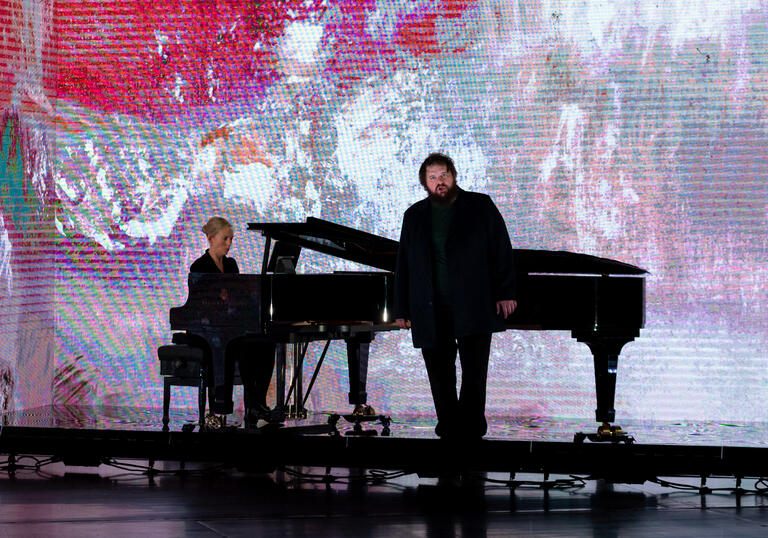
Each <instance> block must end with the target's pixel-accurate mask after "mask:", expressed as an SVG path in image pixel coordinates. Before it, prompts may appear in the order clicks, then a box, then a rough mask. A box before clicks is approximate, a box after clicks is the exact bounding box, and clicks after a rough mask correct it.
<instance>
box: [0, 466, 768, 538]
mask: <svg viewBox="0 0 768 538" xmlns="http://www.w3.org/2000/svg"><path fill="white" fill-rule="evenodd" d="M20 463H23V464H26V465H28V466H30V467H34V464H35V462H34V461H33V460H32V459H30V458H27V459H26V460H25V461H22V462H20ZM146 463H147V462H141V461H124V462H121V463H118V464H117V465H118V466H119V467H120V468H117V467H108V466H105V465H102V466H100V467H98V468H76V467H67V468H64V467H63V464H61V463H57V464H51V465H48V466H43V467H41V468H39V469H34V468H30V469H28V470H19V471H17V472H16V473H15V474H14V475H13V476H9V475H8V474H7V473H4V474H2V475H0V535H2V536H25V537H27V536H50V535H55V536H61V537H66V536H78V537H81V536H127V535H139V534H140V535H142V536H164V537H165V536H182V535H183V536H186V535H193V536H355V537H368V536H370V537H378V536H386V537H390V536H473V537H483V536H510V535H525V536H589V535H591V536H724V535H729V536H731V535H732V536H764V535H765V532H766V529H768V498H766V496H764V495H762V494H755V492H754V491H755V490H754V489H753V488H754V487H755V482H754V481H749V482H748V481H745V482H744V483H743V484H741V486H742V487H743V488H744V489H745V490H750V489H752V491H743V492H742V493H741V494H735V493H733V492H732V491H715V492H712V493H708V494H703V495H702V494H699V493H697V492H696V491H681V490H675V489H672V488H670V487H662V486H660V485H658V484H653V483H646V484H644V485H622V484H615V485H612V484H607V483H605V482H602V481H591V480H575V479H574V478H573V477H569V476H550V477H548V479H547V480H546V482H545V481H544V477H543V476H542V475H536V474H528V475H517V476H515V477H514V479H515V482H514V483H513V484H511V483H509V479H510V476H509V475H502V474H500V473H489V474H488V475H485V476H483V475H472V476H466V477H463V478H462V477H459V476H445V477H441V478H423V477H419V476H416V475H405V476H397V475H396V474H392V473H379V474H376V473H374V472H371V471H370V470H362V469H331V470H330V474H329V475H326V472H327V470H326V469H319V468H286V469H283V470H280V471H276V472H272V473H248V472H243V471H238V470H235V469H221V468H218V467H217V466H197V467H194V466H189V465H188V466H187V467H186V468H185V469H184V471H183V472H180V470H179V467H178V465H173V464H168V463H166V464H165V465H162V464H161V465H158V466H156V467H155V471H156V472H155V473H154V474H151V475H148V474H146V473H143V472H142V471H143V470H145V468H146ZM676 482H687V483H688V484H689V485H690V486H691V487H695V486H698V485H699V483H698V479H697V480H693V479H689V480H681V479H677V480H676ZM708 485H709V487H711V488H716V487H727V488H733V486H734V485H735V482H734V480H733V479H717V480H715V479H713V480H710V481H709V482H708ZM510 486H514V487H510ZM542 486H546V487H542ZM758 486H759V484H758Z"/></svg>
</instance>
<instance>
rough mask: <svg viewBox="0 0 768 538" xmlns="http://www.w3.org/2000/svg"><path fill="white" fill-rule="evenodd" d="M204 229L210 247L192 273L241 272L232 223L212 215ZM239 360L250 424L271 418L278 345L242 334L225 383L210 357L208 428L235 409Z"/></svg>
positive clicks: (229, 352)
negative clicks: (270, 392)
mask: <svg viewBox="0 0 768 538" xmlns="http://www.w3.org/2000/svg"><path fill="white" fill-rule="evenodd" d="M202 231H203V233H204V234H205V236H206V238H207V240H208V249H206V251H205V254H203V255H202V256H200V257H199V258H198V259H197V260H195V261H194V263H193V264H192V266H191V267H190V268H189V272H190V273H239V272H240V270H239V269H238V267H237V262H236V261H235V259H234V258H230V257H228V256H227V253H228V252H229V249H230V247H231V246H232V239H233V237H234V230H233V228H232V225H231V224H230V223H229V222H228V221H227V220H226V219H224V218H222V217H212V218H211V219H210V220H208V222H207V223H206V224H205V226H203V229H202ZM235 363H237V366H238V369H239V370H240V378H241V380H242V382H243V399H244V400H245V424H246V427H251V426H255V425H256V422H257V421H258V420H259V419H265V420H267V419H269V418H270V415H271V412H270V409H269V407H267V391H268V390H269V383H270V380H271V379H272V371H273V369H274V365H275V344H274V343H273V342H267V341H264V340H261V339H258V338H253V337H251V338H249V337H242V338H238V339H236V340H234V341H232V342H231V343H230V344H229V345H228V346H227V349H226V358H225V366H224V368H225V371H224V376H223V379H224V382H223V384H218V385H217V384H215V382H214V380H215V378H216V376H215V375H214V372H213V363H212V361H210V359H209V360H208V368H207V371H208V380H207V382H208V383H209V385H213V387H214V389H213V395H214V399H213V402H211V410H210V412H209V414H208V415H207V417H206V427H207V428H209V429H217V428H221V427H223V426H225V425H226V416H227V415H228V414H231V413H232V412H233V411H234V409H233V408H234V404H233V401H232V390H233V384H234V375H235ZM219 377H220V376H219Z"/></svg>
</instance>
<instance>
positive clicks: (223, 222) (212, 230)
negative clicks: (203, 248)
mask: <svg viewBox="0 0 768 538" xmlns="http://www.w3.org/2000/svg"><path fill="white" fill-rule="evenodd" d="M231 227H232V225H231V224H230V223H229V221H228V220H227V219H225V218H223V217H211V218H210V219H208V222H206V223H205V226H203V233H204V234H205V236H206V237H213V236H214V235H216V234H217V233H219V232H220V231H221V230H223V229H224V228H231Z"/></svg>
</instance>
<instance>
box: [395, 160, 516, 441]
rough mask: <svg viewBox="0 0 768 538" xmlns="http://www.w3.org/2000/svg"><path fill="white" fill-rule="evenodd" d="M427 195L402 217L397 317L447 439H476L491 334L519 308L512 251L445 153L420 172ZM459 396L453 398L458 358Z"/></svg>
mask: <svg viewBox="0 0 768 538" xmlns="http://www.w3.org/2000/svg"><path fill="white" fill-rule="evenodd" d="M419 181H420V182H421V184H422V186H423V187H424V188H425V189H426V191H427V197H426V198H425V199H423V200H421V201H419V202H416V203H415V204H413V205H412V206H411V207H409V208H408V210H407V211H406V212H405V215H404V217H403V228H402V232H401V235H400V247H399V250H398V255H397V267H396V270H395V307H394V315H395V318H396V320H397V324H398V326H399V327H400V328H401V329H405V328H407V327H409V326H410V328H411V336H412V338H413V345H414V347H416V348H421V351H422V354H423V356H424V362H425V364H426V368H427V374H428V376H429V384H430V388H431V390H432V398H433V400H434V402H435V411H436V412H437V420H438V421H437V427H436V428H435V433H436V434H437V435H438V436H439V437H441V438H444V439H480V438H482V437H483V435H485V434H486V432H487V430H488V423H487V421H486V419H485V398H486V382H487V377H488V357H489V355H490V348H491V335H492V333H494V332H499V331H503V330H504V328H505V327H504V319H505V318H506V317H507V316H509V315H510V314H512V312H514V311H515V309H516V308H517V302H516V300H515V299H516V289H515V270H514V263H513V252H512V245H511V244H510V241H509V234H508V233H507V228H506V225H505V224H504V219H503V218H502V216H501V213H499V210H498V209H497V208H496V206H495V205H494V203H493V201H492V200H491V198H490V197H489V196H488V195H486V194H480V193H476V192H469V191H464V190H462V189H460V188H459V187H458V185H457V183H456V167H455V166H454V163H453V161H452V160H451V158H450V157H448V156H447V155H444V154H442V153H432V154H430V155H429V156H428V157H427V158H426V159H425V160H424V162H423V163H422V165H421V167H420V168H419ZM457 350H458V353H459V359H460V361H461V371H462V378H461V391H460V393H459V395H458V396H457V393H456V352H457Z"/></svg>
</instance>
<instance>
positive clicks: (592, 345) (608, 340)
mask: <svg viewBox="0 0 768 538" xmlns="http://www.w3.org/2000/svg"><path fill="white" fill-rule="evenodd" d="M573 336H574V338H576V340H578V341H579V342H584V343H585V344H587V346H589V349H590V351H592V357H593V358H594V364H595V389H596V392H597V409H595V419H596V420H597V421H598V422H601V423H610V422H613V421H614V420H615V418H616V410H615V409H614V408H613V405H614V399H615V396H616V370H617V367H618V362H619V353H621V348H623V347H624V344H626V343H627V342H631V341H632V340H634V339H635V338H634V336H606V335H600V334H574V335H573Z"/></svg>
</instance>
